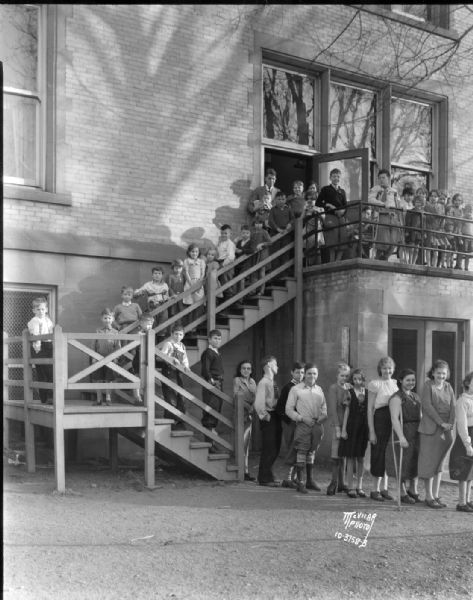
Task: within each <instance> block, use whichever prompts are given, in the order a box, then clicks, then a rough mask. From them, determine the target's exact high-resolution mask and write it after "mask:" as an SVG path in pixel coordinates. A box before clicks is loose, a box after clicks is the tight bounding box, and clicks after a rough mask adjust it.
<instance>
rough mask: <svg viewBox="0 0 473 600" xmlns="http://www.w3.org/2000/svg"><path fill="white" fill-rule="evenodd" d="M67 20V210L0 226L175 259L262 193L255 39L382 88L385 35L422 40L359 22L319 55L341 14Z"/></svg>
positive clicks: (15, 214) (32, 209) (148, 10)
mask: <svg viewBox="0 0 473 600" xmlns="http://www.w3.org/2000/svg"><path fill="white" fill-rule="evenodd" d="M68 10H69V13H68V17H67V22H66V37H65V46H64V48H62V50H61V51H62V52H63V59H64V60H65V64H66V65H67V66H66V74H65V89H64V90H63V96H61V97H59V98H58V109H59V110H60V111H61V115H60V117H61V119H64V128H65V148H64V155H63V156H61V161H60V164H61V165H62V164H64V165H65V166H64V173H62V172H61V177H63V179H64V181H65V188H66V191H68V192H70V193H71V194H72V206H70V207H64V206H55V205H52V204H36V203H33V202H23V201H6V202H5V209H4V210H5V212H4V218H5V225H6V226H7V227H21V228H26V229H33V228H34V229H36V230H38V229H39V230H43V231H45V232H47V231H53V232H58V233H64V234H67V233H69V232H72V231H73V232H74V233H76V234H77V235H84V236H89V235H90V236H105V237H106V236H107V235H111V234H112V233H113V237H115V238H116V237H122V238H124V239H136V240H138V241H148V242H149V241H160V242H166V241H172V242H173V243H176V244H179V245H181V246H185V245H187V244H188V243H189V241H190V240H201V241H206V240H208V241H210V240H212V241H214V240H215V239H216V237H217V233H218V231H217V227H218V224H219V223H224V222H230V223H240V222H242V221H243V220H244V219H245V211H244V208H245V205H246V199H247V195H248V191H249V188H250V186H253V185H255V184H257V183H259V181H257V178H258V174H256V173H255V172H254V168H253V165H254V157H255V153H256V155H258V156H259V154H258V152H259V150H258V149H257V148H256V149H255V148H254V147H253V146H252V145H251V143H252V142H251V139H252V136H253V134H254V133H255V132H254V130H253V129H254V123H253V103H254V102H255V101H256V102H259V98H257V99H255V98H253V97H252V93H253V62H252V61H253V39H254V35H255V32H261V33H265V34H270V35H271V36H273V37H274V39H290V40H297V41H298V42H300V43H301V44H305V45H306V46H307V47H308V48H310V49H311V52H312V54H313V58H314V59H315V60H317V62H319V63H325V64H327V65H335V66H338V67H341V68H344V69H346V70H349V71H356V70H358V71H359V72H361V73H369V74H371V75H373V76H376V75H377V74H378V75H379V76H381V77H384V76H386V73H387V69H388V65H389V60H390V59H391V58H392V52H391V51H390V46H389V45H388V44H387V42H386V39H387V37H386V36H387V28H388V26H389V27H391V28H394V29H393V30H395V31H396V32H398V33H399V35H405V34H406V32H408V33H409V35H410V36H411V38H412V39H414V38H416V37H418V38H419V39H421V36H423V35H424V36H425V33H423V32H420V31H419V30H416V29H411V28H408V27H407V26H405V25H402V24H398V23H395V22H392V21H390V22H388V21H385V20H383V19H380V18H379V17H377V16H375V15H372V14H369V13H366V12H361V13H360V14H359V15H357V16H356V18H355V19H354V21H353V23H352V25H351V26H350V28H348V29H347V30H346V32H345V33H343V34H342V35H341V36H340V37H339V39H338V40H337V42H336V44H334V45H333V46H331V47H330V48H329V49H327V48H328V46H329V44H330V42H331V41H332V40H333V38H334V36H335V35H337V33H339V32H341V31H342V29H343V27H344V25H345V24H347V23H348V22H349V20H350V19H351V18H352V17H354V16H355V9H354V8H352V7H349V6H343V5H323V6H320V5H319V6H317V5H303V6H290V5H284V6H278V5H273V6H256V7H253V6H230V5H226V6H205V5H204V6H199V5H183V6H176V5H175V6H172V5H170V6H166V5H143V6H136V5H74V6H73V7H72V9H68ZM471 19H472V16H471V15H470V14H469V13H468V11H463V12H462V11H461V10H457V11H456V12H455V13H454V17H453V26H454V27H457V28H458V29H459V30H460V31H461V28H466V27H467V26H468V24H469V23H470V22H471ZM315 24H316V25H315ZM361 34H363V35H362V37H360V35H361ZM439 39H441V38H436V37H435V38H432V40H427V43H426V47H428V46H429V43H432V44H433V45H435V44H438V41H439ZM470 47H471V46H470ZM355 64H356V69H355V67H354V65H355ZM450 71H452V73H453V75H454V76H455V77H456V78H455V77H454V78H453V79H450V82H452V85H449V86H447V85H446V83H445V80H444V78H443V76H442V72H439V73H436V74H435V75H434V77H433V79H432V81H431V82H430V83H428V84H425V87H428V88H429V89H432V90H434V91H436V92H438V93H445V94H447V93H448V96H449V97H450V99H451V103H450V110H451V111H452V119H451V141H452V142H453V154H452V157H451V163H452V164H451V171H452V172H451V182H452V184H453V185H454V187H455V188H456V189H462V190H463V191H464V192H465V194H466V195H467V196H469V195H470V194H471V193H472V192H473V188H472V183H471V177H470V173H469V169H468V160H469V159H471V157H472V149H473V146H472V141H471V140H472V139H473V138H472V136H471V135H470V134H468V131H469V129H468V127H469V126H471V119H469V111H466V107H467V106H468V102H469V101H470V98H471V95H472V94H471V92H472V89H471V82H468V81H467V80H461V76H462V74H463V72H464V71H465V65H462V64H461V63H458V64H457V63H454V64H453V65H452V66H451V67H450ZM390 74H391V75H392V76H393V77H394V76H395V74H394V73H390ZM457 83H458V85H457ZM470 133H471V132H470Z"/></svg>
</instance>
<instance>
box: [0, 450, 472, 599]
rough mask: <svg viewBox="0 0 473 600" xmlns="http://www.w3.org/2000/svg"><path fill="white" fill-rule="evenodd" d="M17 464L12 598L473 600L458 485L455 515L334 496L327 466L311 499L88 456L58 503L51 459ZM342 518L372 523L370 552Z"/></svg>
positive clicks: (7, 594)
mask: <svg viewBox="0 0 473 600" xmlns="http://www.w3.org/2000/svg"><path fill="white" fill-rule="evenodd" d="M257 461H258V457H257V456H255V457H253V459H252V468H251V472H252V473H253V474H256V472H257ZM11 462H12V458H11V454H10V462H9V461H8V456H5V455H4V592H3V597H4V599H5V600H26V599H33V598H34V599H35V600H39V599H43V598H44V599H48V600H55V599H58V600H59V599H61V600H63V599H65V598H67V599H68V600H73V599H83V598H84V599H99V598H100V599H108V598H113V599H115V598H120V599H128V598H134V599H141V598H143V599H147V598H159V599H161V598H163V599H164V598H173V599H180V600H184V599H189V600H191V599H192V600H193V599H202V600H204V599H205V600H212V599H228V600H245V599H255V598H256V599H260V598H261V599H284V600H285V599H289V598H290V599H314V600H316V599H317V600H318V599H321V600H335V599H339V598H352V599H353V598H354V599H358V598H359V599H363V600H371V599H373V600H374V599H377V600H378V599H380V598H383V599H384V598H386V599H395V600H397V599H399V600H401V599H402V600H404V599H405V600H407V599H425V600H427V599H429V600H430V599H432V598H437V599H447V600H455V599H460V598H461V599H463V600H465V599H472V598H473V515H471V514H463V513H458V512H456V511H455V505H456V503H457V487H456V486H455V485H452V484H447V483H445V484H442V490H441V492H442V494H441V495H442V498H443V499H444V500H445V501H446V503H447V504H448V508H447V509H443V510H438V511H433V510H432V509H428V508H426V507H424V506H423V505H417V506H413V507H410V506H409V507H404V505H403V507H402V508H401V510H400V511H399V510H398V508H397V505H396V503H395V502H384V503H377V502H374V501H371V500H367V499H357V500H352V499H350V498H347V497H346V495H343V494H337V495H336V496H334V497H328V496H327V495H326V494H325V489H326V486H327V484H328V482H329V473H328V471H327V470H321V469H320V468H319V470H318V473H317V479H318V481H319V483H320V484H321V485H322V487H323V491H322V492H311V493H310V494H308V495H306V496H304V495H301V494H298V493H297V492H294V491H293V490H287V489H282V488H278V489H272V488H264V487H261V486H257V485H256V484H254V483H250V482H245V483H242V484H233V483H231V484H222V483H218V482H215V481H212V480H210V479H205V478H204V477H199V476H197V475H195V474H191V473H189V472H182V471H181V472H179V471H177V469H176V468H174V467H170V466H166V465H165V464H164V463H162V465H161V467H158V470H157V477H156V479H157V487H156V489H154V490H152V491H151V490H148V489H146V488H145V487H144V481H143V472H142V464H139V463H138V464H133V463H130V462H129V463H128V464H123V462H122V464H121V466H120V469H119V471H118V472H117V473H116V474H113V473H111V472H110V470H109V469H108V467H107V466H106V465H105V464H103V462H101V461H94V460H91V461H88V462H87V464H84V463H83V464H70V465H69V466H68V470H67V473H66V485H67V493H66V494H65V495H59V494H57V493H55V492H54V491H53V490H54V472H53V469H52V468H51V464H49V465H48V464H47V461H46V463H45V464H42V465H40V466H39V468H38V469H37V472H36V473H34V474H28V473H26V471H25V466H24V465H22V464H18V465H15V464H11ZM20 462H21V457H20ZM276 472H277V474H278V476H280V477H283V476H284V474H285V469H284V466H283V465H282V464H281V463H280V462H279V461H278V463H277V468H276ZM365 490H366V491H369V478H367V480H366V484H365ZM391 491H394V490H391ZM421 491H422V490H421ZM347 511H355V512H356V511H359V512H361V513H363V514H362V515H361V516H360V515H358V516H357V515H355V519H356V518H357V517H358V519H359V521H358V522H366V517H367V516H368V515H373V514H374V513H375V514H376V517H375V518H374V519H372V521H371V524H372V528H371V531H370V532H369V534H368V535H367V538H366V546H365V547H360V545H356V543H354V541H355V540H356V537H357V536H359V535H360V536H361V538H363V537H364V535H365V533H364V532H363V534H362V535H361V534H360V532H359V530H356V529H355V528H351V527H349V528H348V530H347V529H345V527H344V522H343V517H344V512H347ZM363 518H365V521H363ZM349 534H353V541H350V539H349V538H345V536H347V535H349ZM337 536H338V537H337ZM361 538H359V539H361Z"/></svg>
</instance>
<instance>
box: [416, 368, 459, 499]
mask: <svg viewBox="0 0 473 600" xmlns="http://www.w3.org/2000/svg"><path fill="white" fill-rule="evenodd" d="M428 377H429V379H428V380H427V381H426V382H425V385H424V389H423V390H422V396H421V400H422V418H421V420H420V425H419V433H420V449H419V477H420V478H422V479H423V480H424V486H425V505H426V506H428V507H429V508H445V507H446V506H447V505H446V504H444V503H443V502H441V501H440V498H439V490H440V481H441V479H442V463H443V461H444V459H445V456H446V455H447V452H448V451H449V449H450V446H451V445H452V441H453V438H452V429H453V424H454V422H455V395H454V393H453V389H452V386H451V385H450V384H449V383H448V379H449V377H450V369H449V367H448V363H446V362H445V361H444V360H436V361H435V362H434V364H433V366H432V368H431V369H430V371H429V373H428Z"/></svg>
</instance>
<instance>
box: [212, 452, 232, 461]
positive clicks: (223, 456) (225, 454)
mask: <svg viewBox="0 0 473 600" xmlns="http://www.w3.org/2000/svg"><path fill="white" fill-rule="evenodd" d="M208 458H209V460H224V459H229V458H230V454H228V452H222V453H221V454H209V456H208Z"/></svg>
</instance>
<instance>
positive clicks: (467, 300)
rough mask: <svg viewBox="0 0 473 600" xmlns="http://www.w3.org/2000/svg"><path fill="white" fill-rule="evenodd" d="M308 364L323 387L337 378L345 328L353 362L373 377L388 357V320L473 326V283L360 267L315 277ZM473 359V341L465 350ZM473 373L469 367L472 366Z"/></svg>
mask: <svg viewBox="0 0 473 600" xmlns="http://www.w3.org/2000/svg"><path fill="white" fill-rule="evenodd" d="M304 305H305V306H304V314H305V324H306V328H305V340H304V348H305V360H313V361H315V362H316V363H317V365H318V366H319V370H320V381H321V384H322V385H329V384H330V383H331V382H333V381H334V380H335V371H336V368H335V365H336V363H337V362H338V361H339V360H340V358H341V351H342V341H341V340H342V335H341V330H342V327H349V330H350V362H351V364H352V365H353V366H357V367H360V368H362V369H364V371H365V373H366V375H367V377H368V378H369V379H371V378H373V377H374V376H375V375H376V365H377V362H378V360H379V359H380V358H381V357H382V356H386V355H387V353H388V319H389V317H390V316H404V317H413V318H421V319H429V320H435V319H441V320H445V321H446V320H451V321H454V320H458V321H463V322H464V323H465V324H466V325H467V326H468V327H471V325H472V324H473V313H472V310H471V306H472V305H473V283H472V281H471V279H470V280H467V279H455V280H452V279H445V278H442V277H429V276H426V275H421V274H414V273H396V272H389V271H373V270H369V269H356V270H346V271H337V272H331V273H322V272H319V273H317V274H315V273H314V274H312V275H311V276H309V277H308V278H306V280H305V289H304ZM464 351H465V356H466V359H467V365H468V361H469V360H471V357H472V356H473V347H472V344H471V341H470V342H469V343H468V340H467V346H466V347H465V349H464ZM467 370H468V366H467Z"/></svg>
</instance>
